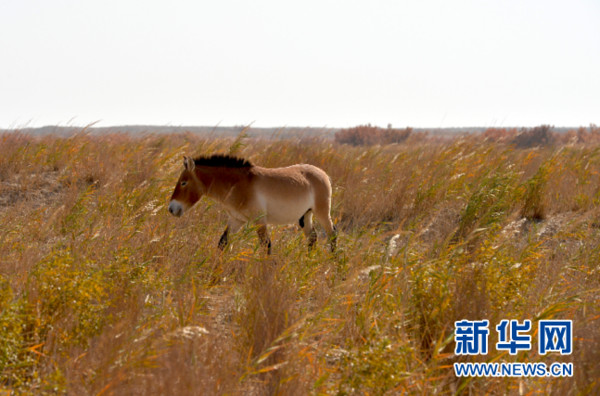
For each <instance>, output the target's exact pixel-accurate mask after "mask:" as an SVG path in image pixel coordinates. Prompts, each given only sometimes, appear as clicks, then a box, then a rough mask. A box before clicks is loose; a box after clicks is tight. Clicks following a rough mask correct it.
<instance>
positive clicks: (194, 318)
mask: <svg viewBox="0 0 600 396" xmlns="http://www.w3.org/2000/svg"><path fill="white" fill-rule="evenodd" d="M490 135H491V134H488V135H487V136H484V137H483V138H477V137H461V138H457V139H451V140H446V141H442V140H436V141H429V140H427V139H424V138H421V139H419V140H417V141H412V142H411V141H410V139H408V140H407V141H406V142H405V143H402V144H394V145H386V146H370V147H363V146H347V145H341V144H338V143H335V142H332V141H326V140H318V139H304V140H302V139H291V140H278V141H270V140H252V139H237V140H235V139H218V138H212V139H208V138H201V137H198V136H194V135H167V136H165V135H146V136H138V137H135V136H128V135H119V134H111V135H104V136H90V135H86V134H79V135H76V136H73V137H71V138H58V137H52V136H47V137H32V136H27V135H22V134H19V133H17V132H15V133H7V134H3V135H0V390H5V391H9V392H10V391H13V392H15V393H32V394H46V393H47V394H56V393H59V394H62V393H67V394H96V395H122V394H131V395H135V394H140V395H147V394H181V395H184V394H291V395H294V394H299V395H304V394H384V393H390V394H403V393H407V394H456V393H458V394H484V393H489V394H530V393H532V392H539V393H544V394H545V393H547V394H593V393H597V392H598V391H599V389H600V365H598V361H599V360H600V326H599V323H600V322H599V321H600V306H599V299H598V295H599V294H600V289H599V285H600V268H599V267H598V265H599V264H598V263H599V262H600V248H599V246H600V212H599V211H598V202H599V199H600V146H598V145H597V144H596V143H588V144H587V145H583V144H581V143H578V142H570V143H569V144H566V143H561V144H554V145H547V146H544V147H538V148H516V147H515V145H514V144H511V142H510V141H503V140H502V139H489V137H490ZM486 138H487V139H486ZM554 143H556V142H554ZM217 152H235V153H236V154H237V155H240V156H244V157H247V158H249V159H251V160H252V161H253V162H254V163H256V164H260V165H263V166H271V167H273V166H286V165H290V164H294V163H299V162H305V163H311V164H314V165H317V166H319V167H321V168H323V169H325V170H326V171H327V173H328V174H329V175H330V176H331V179H332V181H333V187H334V195H333V217H334V221H335V223H336V224H337V226H338V229H339V230H340V237H339V242H338V244H339V252H338V253H337V254H336V255H332V254H330V253H329V252H328V249H326V248H325V247H323V243H324V235H321V237H320V241H319V248H318V249H316V250H314V251H313V252H311V253H308V251H307V248H306V241H305V240H304V237H303V235H302V233H301V232H299V230H298V227H297V226H286V227H276V228H273V230H272V239H273V254H272V255H271V256H266V255H265V252H264V250H263V249H260V248H259V245H258V243H257V240H256V237H255V232H253V229H252V226H247V227H245V228H244V229H243V230H242V231H240V233H238V234H237V235H235V237H234V238H233V241H232V243H231V245H230V246H229V247H228V248H227V249H226V251H225V252H223V253H221V252H220V251H219V250H218V249H217V248H216V246H217V241H218V238H219V236H220V233H221V232H222V231H223V228H224V226H225V217H224V215H223V213H222V211H221V210H220V207H219V205H218V204H217V203H215V202H213V201H211V200H209V199H207V198H204V199H202V200H201V202H199V203H198V204H197V206H196V207H194V209H193V210H191V211H190V212H189V213H187V214H186V216H184V217H183V218H181V219H176V218H173V217H172V216H170V215H169V214H168V212H167V210H166V203H167V201H168V198H169V196H170V193H171V191H172V188H173V186H174V183H175V181H176V179H177V176H178V174H179V172H180V171H181V159H182V156H183V155H200V154H208V153H217ZM543 318H546V319H548V318H557V319H558V318H561V319H572V320H573V323H574V336H575V337H574V348H573V351H574V352H573V354H572V355H569V356H560V355H557V354H548V355H545V356H540V355H538V354H537V351H536V350H535V347H534V348H533V349H532V350H531V351H522V352H519V354H518V355H516V356H510V355H507V354H506V353H505V352H498V351H496V350H495V349H494V348H493V347H491V348H490V353H489V354H488V355H487V356H475V357H458V356H455V355H454V354H453V352H454V341H453V332H454V321H456V320H461V319H470V320H480V319H489V320H490V323H491V324H494V325H495V324H497V323H498V322H499V321H500V320H502V319H518V320H521V321H522V320H524V319H531V320H532V321H533V322H534V323H535V322H536V321H537V320H540V319H543ZM534 327H535V325H534ZM491 328H492V329H493V327H491ZM534 339H535V337H534ZM495 342H496V339H495V331H490V345H494V344H495ZM457 361H499V362H501V361H525V362H549V363H550V362H553V361H571V362H574V367H575V368H574V376H573V377H570V378H562V379H546V378H457V377H455V375H454V372H453V370H452V363H454V362H457Z"/></svg>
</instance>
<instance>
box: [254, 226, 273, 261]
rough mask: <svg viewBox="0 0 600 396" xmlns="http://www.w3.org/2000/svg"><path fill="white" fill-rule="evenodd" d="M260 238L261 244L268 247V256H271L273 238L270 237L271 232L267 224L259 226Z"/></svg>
mask: <svg viewBox="0 0 600 396" xmlns="http://www.w3.org/2000/svg"><path fill="white" fill-rule="evenodd" d="M256 232H257V233H258V238H259V239H260V244H261V245H264V246H266V248H267V254H271V238H270V237H269V230H268V229H267V225H266V224H261V225H259V226H258V230H256Z"/></svg>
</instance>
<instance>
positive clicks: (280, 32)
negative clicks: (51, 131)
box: [0, 0, 600, 128]
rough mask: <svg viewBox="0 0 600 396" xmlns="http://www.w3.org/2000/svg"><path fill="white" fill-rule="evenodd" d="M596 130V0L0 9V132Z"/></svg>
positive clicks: (21, 3) (12, 3)
mask: <svg viewBox="0 0 600 396" xmlns="http://www.w3.org/2000/svg"><path fill="white" fill-rule="evenodd" d="M94 121H99V123H98V124H97V125H98V126H109V125H125V124H156V125H208V126H213V125H217V124H220V125H222V126H229V125H240V124H249V123H252V122H253V123H254V124H253V125H255V126H285V125H287V126H316V127H324V126H327V127H345V126H353V125H357V124H365V123H371V124H374V125H380V126H385V125H387V124H388V123H391V124H392V125H394V126H396V127H405V126H412V127H453V126H484V127H492V126H496V127H499V126H534V125H539V124H552V125H555V126H580V125H584V126H587V125H589V124H590V123H595V124H600V1H598V0H587V1H585V0H569V1H548V0H519V1H516V0H515V1H513V0H498V1H486V0H478V1H462V0H461V1H454V0H453V1H449V0H438V1H428V0H420V1H400V0H396V1H391V0H388V1H385V0H375V1H366V0H364V1H348V0H346V1H341V0H339V1H330V0H318V1H313V0H304V1H295V2H290V1H282V0H253V1H230V0H213V1H180V0H176V1H157V0H144V1H132V0H118V1H112V0H102V1H86V0H78V1H75V0H52V1H48V0H0V128H7V127H8V128H15V127H22V126H42V125H48V124H52V125H55V124H58V125H85V124H88V123H91V122H94Z"/></svg>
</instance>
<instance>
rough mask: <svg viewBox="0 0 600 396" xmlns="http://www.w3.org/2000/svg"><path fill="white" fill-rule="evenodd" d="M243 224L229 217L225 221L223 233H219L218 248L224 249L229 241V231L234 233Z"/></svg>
mask: <svg viewBox="0 0 600 396" xmlns="http://www.w3.org/2000/svg"><path fill="white" fill-rule="evenodd" d="M243 224H244V223H243V222H241V221H239V220H236V219H234V218H233V217H230V218H229V220H228V221H227V227H225V231H223V235H221V238H220V239H219V245H218V246H219V249H220V250H225V248H226V247H227V243H228V242H229V233H230V232H231V233H234V234H235V233H236V232H238V231H239V229H240V228H241V227H242V225H243Z"/></svg>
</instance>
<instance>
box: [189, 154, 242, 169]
mask: <svg viewBox="0 0 600 396" xmlns="http://www.w3.org/2000/svg"><path fill="white" fill-rule="evenodd" d="M194 164H196V166H215V167H217V166H222V167H225V168H250V167H251V166H252V163H251V162H250V161H248V160H246V159H244V158H238V157H234V156H231V155H227V154H213V155H210V156H202V157H197V158H194Z"/></svg>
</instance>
